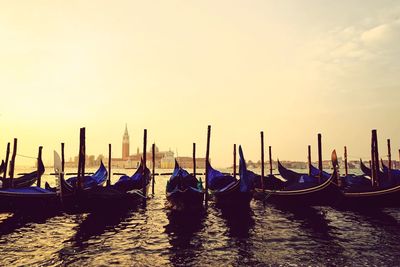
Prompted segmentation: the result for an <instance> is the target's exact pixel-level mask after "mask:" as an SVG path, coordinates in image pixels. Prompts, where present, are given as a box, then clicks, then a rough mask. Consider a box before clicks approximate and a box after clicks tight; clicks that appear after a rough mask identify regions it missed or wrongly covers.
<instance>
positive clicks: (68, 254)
mask: <svg viewBox="0 0 400 267" xmlns="http://www.w3.org/2000/svg"><path fill="white" fill-rule="evenodd" d="M132 212H134V211H132V210H120V209H116V210H114V211H109V210H108V211H107V213H104V212H94V213H89V214H74V215H70V216H73V222H74V223H75V224H76V226H75V227H74V228H73V230H75V234H74V235H73V236H72V237H71V238H69V239H68V240H66V241H65V242H64V244H65V246H64V247H63V248H62V249H61V250H60V251H59V259H60V260H61V262H63V263H65V264H67V265H68V264H71V263H73V262H75V261H77V260H82V259H85V258H87V259H88V260H89V259H90V257H89V256H86V254H87V253H88V252H89V251H92V252H91V253H93V251H96V250H98V251H109V250H110V248H109V247H108V246H107V245H106V244H105V243H106V242H107V241H108V240H109V239H111V238H112V237H113V235H114V234H115V233H117V232H118V231H120V230H121V227H120V226H122V225H124V224H122V222H123V221H124V220H126V219H127V218H129V217H130V216H131V214H132Z"/></svg>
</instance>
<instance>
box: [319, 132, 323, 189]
mask: <svg viewBox="0 0 400 267" xmlns="http://www.w3.org/2000/svg"><path fill="white" fill-rule="evenodd" d="M318 170H319V174H318V182H320V183H321V181H322V171H323V166H322V135H321V134H320V133H319V134H318Z"/></svg>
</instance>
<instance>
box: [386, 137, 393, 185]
mask: <svg viewBox="0 0 400 267" xmlns="http://www.w3.org/2000/svg"><path fill="white" fill-rule="evenodd" d="M387 149H388V161H389V164H388V169H389V171H388V178H389V180H391V179H392V172H391V170H392V151H391V147H390V139H388V140H387Z"/></svg>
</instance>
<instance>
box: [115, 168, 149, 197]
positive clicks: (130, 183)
mask: <svg viewBox="0 0 400 267" xmlns="http://www.w3.org/2000/svg"><path fill="white" fill-rule="evenodd" d="M143 165H144V164H143V161H142V160H141V161H140V165H139V167H138V168H137V169H136V171H135V173H134V174H133V175H132V176H128V175H123V176H121V177H120V178H119V180H118V181H117V182H116V183H115V184H114V185H112V187H113V188H114V189H116V190H118V191H120V192H129V191H130V192H133V191H137V190H139V191H140V193H142V191H143V184H144V183H145V184H146V188H148V187H149V185H150V181H151V179H150V170H149V169H148V168H147V167H146V168H144V166H143Z"/></svg>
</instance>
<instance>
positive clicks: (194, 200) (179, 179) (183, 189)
mask: <svg viewBox="0 0 400 267" xmlns="http://www.w3.org/2000/svg"><path fill="white" fill-rule="evenodd" d="M166 195H167V200H168V203H169V205H170V207H171V208H172V209H173V210H188V209H194V208H201V207H202V206H203V200H204V189H203V186H202V184H201V183H200V181H199V180H197V179H196V177H194V176H193V175H192V174H189V173H188V172H187V171H186V170H184V169H182V168H181V167H180V166H179V164H178V162H177V161H176V160H175V168H174V171H173V173H172V176H171V177H170V178H169V180H168V182H167V186H166Z"/></svg>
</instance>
